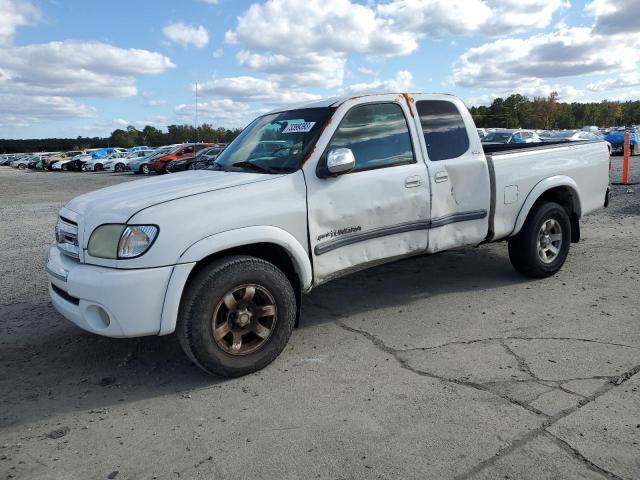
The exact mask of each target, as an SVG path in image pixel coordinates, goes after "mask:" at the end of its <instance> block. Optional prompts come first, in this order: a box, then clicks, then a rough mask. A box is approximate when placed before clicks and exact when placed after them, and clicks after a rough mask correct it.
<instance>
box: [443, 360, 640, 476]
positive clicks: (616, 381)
mask: <svg viewBox="0 0 640 480" xmlns="http://www.w3.org/2000/svg"><path fill="white" fill-rule="evenodd" d="M639 372H640V365H636V366H635V367H633V368H631V369H629V370H627V371H626V372H624V373H623V374H621V375H618V376H617V377H605V378H608V379H609V380H610V383H608V384H605V385H604V386H603V387H602V388H600V389H599V390H598V391H596V392H595V393H594V394H593V395H591V396H589V397H585V399H584V400H582V401H580V402H579V403H578V404H577V405H576V406H574V407H571V408H568V409H566V410H563V411H561V412H559V413H558V414H556V415H554V416H552V417H549V418H548V420H546V421H545V422H544V423H543V424H542V425H541V426H540V427H538V428H536V429H533V430H530V431H528V432H527V433H525V434H524V435H522V436H520V437H518V438H517V439H515V440H513V441H512V442H511V443H510V444H509V445H508V446H507V447H505V448H503V449H501V450H498V451H497V452H496V454H495V455H494V456H493V457H490V458H488V459H486V460H484V461H482V462H480V463H478V464H476V465H475V466H474V467H472V468H470V469H469V470H467V471H466V472H465V473H463V474H461V475H458V476H456V477H455V479H456V480H465V479H468V478H470V477H471V476H473V475H475V474H477V473H478V472H481V471H482V470H484V469H486V468H488V467H490V466H491V465H493V464H494V463H495V462H496V460H497V459H498V458H499V457H504V456H505V455H508V454H509V453H511V452H513V451H514V450H516V449H517V448H518V447H521V446H523V445H525V444H526V443H527V442H529V441H530V440H532V439H533V438H535V437H536V436H538V435H540V434H543V435H547V436H549V438H552V439H555V443H556V444H557V445H558V446H560V447H561V448H562V449H563V450H565V451H567V452H569V453H571V454H572V455H573V456H574V457H575V458H577V459H578V460H580V461H582V462H583V463H584V464H585V465H586V466H587V467H588V468H590V469H591V470H593V471H596V472H599V473H601V474H603V475H606V476H607V477H609V478H612V479H615V480H623V479H622V478H621V477H619V476H617V475H615V474H614V473H611V472H609V471H607V470H605V469H603V468H602V467H599V466H598V465H596V464H595V463H593V462H592V461H590V460H589V459H587V458H586V457H585V456H584V455H582V454H581V453H580V452H579V451H578V450H577V449H575V448H574V447H572V446H571V445H570V444H569V443H568V442H565V441H564V440H562V439H560V438H558V437H556V436H555V435H553V434H552V433H550V432H549V430H548V428H549V427H550V426H552V425H553V424H555V423H556V422H558V421H559V420H561V419H563V418H565V417H568V416H569V415H571V414H572V413H574V412H576V411H578V410H580V409H581V408H582V407H584V406H585V405H588V404H590V403H591V402H593V401H595V400H597V399H598V398H600V397H601V396H602V395H604V394H605V393H607V392H608V391H610V390H611V389H613V388H615V387H617V386H619V385H622V384H623V383H624V382H626V381H627V380H629V379H630V378H631V377H633V376H634V375H635V374H636V373H639ZM512 403H517V402H512Z"/></svg>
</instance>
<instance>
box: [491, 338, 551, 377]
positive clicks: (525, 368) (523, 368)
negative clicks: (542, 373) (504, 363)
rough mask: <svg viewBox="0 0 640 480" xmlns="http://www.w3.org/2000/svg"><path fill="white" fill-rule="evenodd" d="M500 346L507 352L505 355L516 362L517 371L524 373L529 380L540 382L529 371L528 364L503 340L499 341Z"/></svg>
mask: <svg viewBox="0 0 640 480" xmlns="http://www.w3.org/2000/svg"><path fill="white" fill-rule="evenodd" d="M500 344H501V345H502V346H503V347H504V349H505V350H506V351H507V353H508V354H509V355H511V356H512V357H513V358H515V359H516V361H517V362H518V369H519V370H520V371H521V372H523V373H526V374H527V375H529V376H530V377H531V378H533V379H535V380H541V379H540V378H538V376H537V375H536V374H535V373H533V372H532V371H531V367H529V364H528V363H527V361H526V360H525V359H524V358H523V357H521V356H520V355H518V354H517V353H516V352H515V351H514V350H513V349H512V348H511V347H510V346H509V345H508V344H507V342H506V341H505V340H500Z"/></svg>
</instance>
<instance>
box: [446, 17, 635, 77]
mask: <svg viewBox="0 0 640 480" xmlns="http://www.w3.org/2000/svg"><path fill="white" fill-rule="evenodd" d="M637 41H638V39H636V40H635V42H634V41H632V39H629V40H628V41H627V42H625V43H622V42H620V41H619V40H618V39H615V38H612V37H609V36H602V35H597V34H594V33H593V32H592V31H591V29H590V28H584V27H573V28H567V29H563V30H558V31H554V32H551V33H544V34H539V35H534V36H532V37H529V38H524V39H519V38H503V39H499V40H496V41H495V42H491V43H486V44H484V45H481V46H479V47H476V48H471V49H469V50H467V51H466V52H465V53H464V54H462V55H461V56H460V58H459V59H458V60H457V61H456V63H455V64H454V68H453V75H452V81H453V82H454V83H455V84H456V85H458V86H463V87H482V88H522V87H524V86H526V85H527V84H530V83H531V82H532V81H534V80H535V79H546V78H560V77H573V76H578V75H586V74H592V73H598V72H608V73H610V72H615V71H624V70H626V69H629V68H633V67H634V60H630V59H635V58H636V57H637V55H636V52H637V46H636V45H635V43H637ZM614 51H615V55H612V52H614Z"/></svg>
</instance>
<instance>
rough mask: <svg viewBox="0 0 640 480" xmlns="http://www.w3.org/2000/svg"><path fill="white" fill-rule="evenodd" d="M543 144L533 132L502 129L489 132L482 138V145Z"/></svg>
mask: <svg viewBox="0 0 640 480" xmlns="http://www.w3.org/2000/svg"><path fill="white" fill-rule="evenodd" d="M539 142H542V140H541V139H540V137H539V136H538V134H537V133H536V132H534V131H533V130H521V129H517V130H509V129H502V130H496V131H493V132H487V135H486V136H485V137H484V138H482V143H484V144H488V145H492V144H493V145H495V144H512V143H513V144H515V143H539Z"/></svg>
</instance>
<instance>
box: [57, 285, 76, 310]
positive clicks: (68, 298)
mask: <svg viewBox="0 0 640 480" xmlns="http://www.w3.org/2000/svg"><path fill="white" fill-rule="evenodd" d="M51 288H52V289H53V291H54V292H56V293H57V294H58V295H59V296H61V297H62V298H64V299H65V300H66V301H67V302H69V303H73V304H74V305H78V304H80V300H79V299H78V298H76V297H72V296H71V295H69V294H68V293H67V292H65V291H64V290H62V289H61V288H60V287H57V286H55V285H54V284H53V283H52V284H51Z"/></svg>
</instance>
